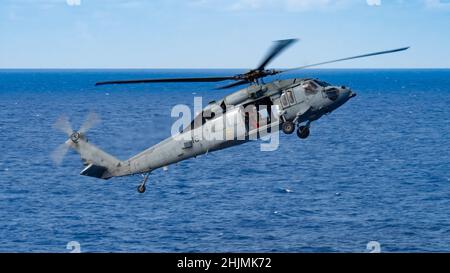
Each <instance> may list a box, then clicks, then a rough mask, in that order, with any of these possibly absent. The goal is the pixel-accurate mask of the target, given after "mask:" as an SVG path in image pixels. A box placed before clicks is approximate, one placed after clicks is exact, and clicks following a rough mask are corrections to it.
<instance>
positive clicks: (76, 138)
mask: <svg viewBox="0 0 450 273" xmlns="http://www.w3.org/2000/svg"><path fill="white" fill-rule="evenodd" d="M80 138H81V134H80V133H79V132H73V133H72V134H71V135H70V140H72V142H73V143H78V141H79V140H80Z"/></svg>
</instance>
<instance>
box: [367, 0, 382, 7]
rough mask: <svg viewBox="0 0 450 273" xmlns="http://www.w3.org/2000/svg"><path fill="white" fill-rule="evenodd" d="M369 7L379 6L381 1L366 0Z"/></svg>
mask: <svg viewBox="0 0 450 273" xmlns="http://www.w3.org/2000/svg"><path fill="white" fill-rule="evenodd" d="M366 1H367V5H369V6H381V0H366Z"/></svg>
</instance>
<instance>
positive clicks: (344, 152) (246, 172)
mask: <svg viewBox="0 0 450 273" xmlns="http://www.w3.org/2000/svg"><path fill="white" fill-rule="evenodd" d="M235 72H236V71H231V70H147V71H145V70H1V71H0V252H68V251H69V250H67V249H66V245H67V243H68V242H69V241H78V242H79V243H80V245H81V251H82V252H182V251H183V252H230V251H232V252H237V251H238V252H255V251H258V252H259V251H262V252H367V251H368V250H367V249H366V246H367V243H368V242H369V241H377V242H379V243H380V245H381V251H383V252H419V251H431V252H441V251H450V173H449V168H450V134H449V133H450V107H449V106H450V70H306V71H302V73H301V74H290V75H287V76H285V77H319V78H321V79H323V80H326V81H329V82H331V83H335V84H337V85H346V86H350V87H351V88H352V89H354V90H355V91H356V92H357V93H358V96H357V97H356V98H354V99H352V100H351V101H349V102H348V103H347V104H345V105H344V106H343V107H341V108H340V109H338V110H337V111H336V112H334V113H332V114H331V115H329V116H326V117H324V118H322V119H320V120H319V121H317V122H314V123H313V125H312V131H311V136H310V138H308V139H307V140H299V139H298V138H297V137H296V136H295V134H294V135H290V136H286V135H282V136H281V145H280V147H279V149H278V150H276V151H274V152H261V151H260V145H259V144H260V143H258V142H251V143H247V144H244V145H241V146H237V147H233V148H230V149H227V150H223V151H219V152H215V153H210V154H208V155H206V156H201V157H198V158H196V159H191V160H188V161H184V162H181V163H180V164H178V165H176V166H170V167H169V170H168V171H167V172H164V171H162V170H158V171H155V172H154V173H153V174H152V175H151V176H150V184H149V186H148V188H147V192H146V193H145V194H138V193H137V191H136V185H137V184H138V182H139V180H140V179H141V178H140V177H138V176H132V177H125V178H117V179H111V180H108V181H103V180H96V179H94V178H89V177H84V176H80V175H78V174H79V172H80V170H81V169H82V164H81V161H80V159H79V157H78V155H77V154H75V153H74V152H73V151H71V152H69V154H68V155H67V156H66V158H65V160H64V162H63V164H62V165H61V166H58V167H56V166H54V165H53V163H52V162H51V160H50V157H49V155H50V153H51V152H52V150H54V149H55V148H56V147H57V146H58V145H59V144H61V143H63V142H64V141H65V140H66V136H65V135H64V134H62V133H60V132H59V131H56V130H54V129H53V128H52V125H53V124H54V122H55V121H56V120H57V118H58V117H59V116H60V115H62V114H65V115H67V116H69V117H70V119H71V121H72V123H73V126H74V128H78V127H79V126H80V124H81V123H82V122H83V120H84V118H85V116H86V115H87V113H88V112H89V111H94V112H96V113H98V114H99V115H100V116H101V117H102V123H101V124H100V125H99V126H97V127H95V128H94V129H92V130H91V131H90V132H89V134H88V136H89V139H90V141H91V142H93V143H95V144H96V145H98V146H100V147H101V148H102V149H104V150H106V151H108V152H109V153H111V154H113V155H115V156H117V157H119V158H120V159H126V158H128V157H130V156H132V155H134V154H136V153H138V152H139V151H141V150H143V149H145V148H147V147H149V146H151V145H153V144H156V143H157V142H159V141H161V140H162V139H164V138H165V137H167V136H169V135H170V127H171V125H172V123H173V122H174V120H175V119H174V118H172V117H171V115H170V113H171V109H172V107H173V106H174V105H177V104H188V105H193V101H194V96H203V102H204V103H207V102H208V101H210V100H213V99H217V98H221V97H223V96H224V95H226V94H227V92H230V91H224V90H221V91H217V90H213V87H216V85H215V84H170V85H169V84H154V85H129V86H104V87H94V83H95V82H96V81H100V80H112V79H128V78H142V77H144V78H146V77H172V76H179V77H183V76H211V75H221V74H224V73H225V74H232V73H235Z"/></svg>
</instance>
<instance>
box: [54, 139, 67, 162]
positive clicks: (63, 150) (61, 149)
mask: <svg viewBox="0 0 450 273" xmlns="http://www.w3.org/2000/svg"><path fill="white" fill-rule="evenodd" d="M69 141H70V140H68V141H66V142H64V143H63V144H61V145H59V146H58V148H56V149H55V150H54V151H53V152H52V153H51V154H50V157H51V159H52V160H53V163H55V165H61V163H62V161H63V159H64V156H65V155H66V154H67V152H68V151H69V147H70V145H69V143H68V142H69Z"/></svg>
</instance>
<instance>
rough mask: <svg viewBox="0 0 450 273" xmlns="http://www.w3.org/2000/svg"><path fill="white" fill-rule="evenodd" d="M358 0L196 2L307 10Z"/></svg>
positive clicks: (240, 7)
mask: <svg viewBox="0 0 450 273" xmlns="http://www.w3.org/2000/svg"><path fill="white" fill-rule="evenodd" d="M357 1H358V0H233V1H229V0H228V1H226V2H225V1H224V2H221V1H214V3H213V1H211V0H197V1H196V3H197V4H199V3H201V4H202V5H204V6H205V5H207V4H214V5H217V4H218V2H219V3H220V4H223V5H226V6H228V8H229V9H231V10H258V9H272V10H276V9H283V10H287V11H307V10H314V9H325V8H333V7H339V6H343V5H345V4H348V3H351V2H354V3H355V2H357ZM230 2H231V4H230ZM225 3H226V4H225ZM220 4H219V5H220Z"/></svg>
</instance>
